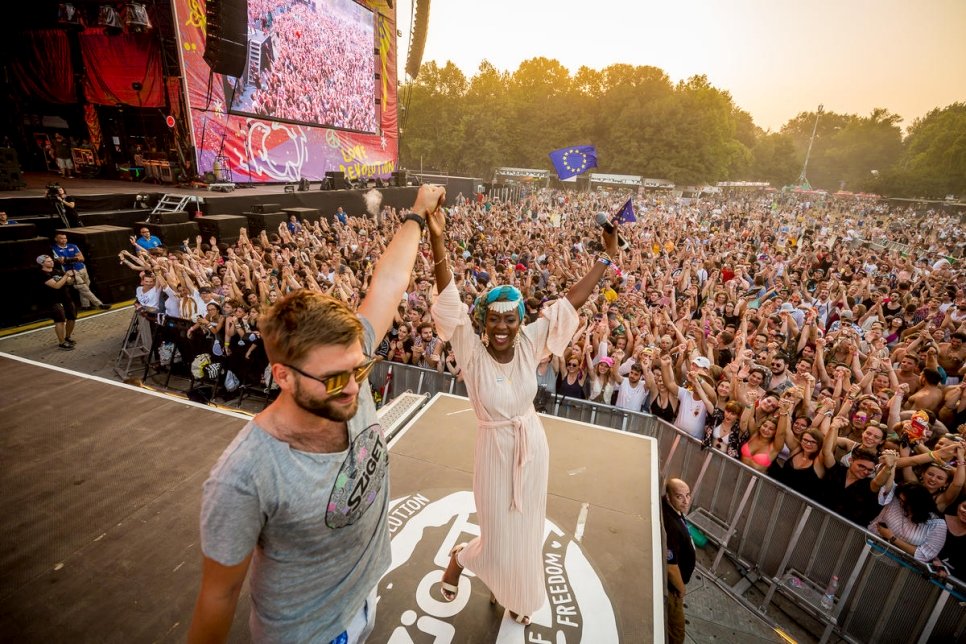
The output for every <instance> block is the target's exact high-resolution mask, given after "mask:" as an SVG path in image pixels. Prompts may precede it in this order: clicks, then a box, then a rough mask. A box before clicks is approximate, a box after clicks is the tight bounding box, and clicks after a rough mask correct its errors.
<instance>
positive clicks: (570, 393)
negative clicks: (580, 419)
mask: <svg viewBox="0 0 966 644" xmlns="http://www.w3.org/2000/svg"><path fill="white" fill-rule="evenodd" d="M564 369H565V370H564V372H563V373H561V374H560V376H559V378H558V380H557V394H559V395H561V396H566V397H567V398H577V399H578V400H584V399H585V398H586V397H587V396H586V394H585V393H584V383H585V382H586V380H587V376H586V375H585V374H584V372H583V371H581V369H580V354H578V353H577V352H576V351H571V352H570V353H569V355H568V356H567V361H566V362H565V363H564Z"/></svg>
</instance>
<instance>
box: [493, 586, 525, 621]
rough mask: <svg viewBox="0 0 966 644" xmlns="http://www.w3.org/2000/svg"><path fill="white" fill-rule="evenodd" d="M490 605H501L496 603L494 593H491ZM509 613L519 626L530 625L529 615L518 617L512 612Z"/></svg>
mask: <svg viewBox="0 0 966 644" xmlns="http://www.w3.org/2000/svg"><path fill="white" fill-rule="evenodd" d="M490 604H492V605H493V606H499V605H500V603H499V602H498V601H496V595H494V594H493V593H490ZM509 613H510V618H511V619H512V620H513V621H514V622H516V623H517V624H523V625H524V626H529V625H530V618H529V617H528V616H527V615H517V614H516V613H514V612H513V611H512V610H511V611H509Z"/></svg>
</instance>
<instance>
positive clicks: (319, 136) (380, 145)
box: [174, 0, 399, 182]
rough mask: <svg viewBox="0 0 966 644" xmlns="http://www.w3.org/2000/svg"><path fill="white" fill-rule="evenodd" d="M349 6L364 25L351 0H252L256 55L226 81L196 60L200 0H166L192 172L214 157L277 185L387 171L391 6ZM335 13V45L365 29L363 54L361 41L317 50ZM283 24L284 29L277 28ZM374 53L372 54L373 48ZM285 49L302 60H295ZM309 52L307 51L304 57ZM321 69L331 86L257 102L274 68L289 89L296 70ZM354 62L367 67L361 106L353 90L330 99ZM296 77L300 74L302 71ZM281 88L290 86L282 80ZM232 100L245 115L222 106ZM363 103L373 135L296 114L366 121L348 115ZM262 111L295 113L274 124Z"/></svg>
mask: <svg viewBox="0 0 966 644" xmlns="http://www.w3.org/2000/svg"><path fill="white" fill-rule="evenodd" d="M359 4H361V5H362V6H363V7H365V8H367V9H369V10H371V11H372V16H371V20H372V24H371V25H370V23H369V22H368V18H370V17H369V16H364V17H363V18H366V19H363V18H360V17H359V16H357V15H355V14H353V13H352V12H353V3H352V2H351V1H349V0H319V1H318V2H315V3H304V4H303V3H292V2H291V1H290V0H258V2H257V3H256V7H255V10H256V11H257V10H258V7H262V9H264V15H265V16H269V15H270V17H268V18H267V19H265V18H258V17H257V16H256V17H252V15H250V16H249V20H248V23H247V24H248V38H249V43H250V44H249V47H250V48H251V47H259V48H260V49H259V50H258V51H257V52H253V51H252V49H249V52H248V53H249V56H248V58H247V60H248V61H249V68H248V69H246V71H245V73H244V74H243V76H242V78H240V79H237V80H236V79H228V78H225V77H224V76H222V75H220V74H214V75H212V74H211V69H210V68H209V66H208V64H207V63H206V62H205V61H204V58H203V56H204V51H205V2H204V0H174V6H175V17H176V20H177V27H178V28H177V31H178V38H179V49H180V52H181V57H182V61H183V70H184V71H183V73H184V76H185V81H186V85H187V98H188V107H189V112H190V114H191V121H190V123H191V127H192V138H193V143H194V146H195V149H196V151H197V155H198V158H197V160H198V169H199V172H200V173H202V174H203V173H205V172H209V171H212V168H213V165H214V162H215V158H216V157H218V156H223V157H225V158H226V160H227V162H228V163H229V164H230V167H231V171H232V176H233V177H234V179H235V180H236V181H248V180H250V181H254V182H282V181H298V180H299V179H302V178H305V179H310V180H315V181H318V180H321V179H322V178H323V177H324V176H325V173H326V172H329V171H341V172H344V173H345V176H346V178H347V179H350V180H355V179H360V178H372V177H382V178H388V176H389V174H390V173H391V172H393V171H394V170H396V167H397V159H398V143H399V128H398V121H397V115H396V107H397V103H396V101H397V97H396V94H397V91H396V77H397V74H396V14H395V9H394V8H393V7H391V6H390V4H389V2H387V0H368V1H364V2H360V3H359ZM263 5H264V6H263ZM250 8H251V2H250ZM358 8H359V7H355V9H358ZM250 13H251V11H250ZM345 16H349V18H345ZM340 18H341V19H342V20H343V22H342V23H340V24H342V25H343V26H346V29H347V31H346V37H345V38H343V39H337V40H336V44H337V45H339V44H341V43H342V41H343V40H345V41H347V42H348V41H351V40H352V36H354V35H358V34H359V33H364V34H368V33H371V35H372V38H373V42H372V44H371V46H370V45H369V44H368V43H365V49H366V50H367V53H364V52H363V49H362V48H361V47H360V48H357V49H356V50H353V51H355V52H357V53H358V57H357V58H355V59H353V58H352V55H354V54H353V53H352V52H350V51H349V50H341V49H339V48H338V47H335V48H326V47H322V48H318V46H317V43H318V42H319V40H318V39H319V38H323V39H324V38H326V37H328V36H329V35H330V33H331V32H329V31H326V27H327V26H328V25H330V24H332V21H333V20H338V19H340ZM293 21H294V22H293ZM293 25H294V26H293ZM283 28H284V29H286V31H285V32H284V33H279V31H280V30H281V29H283ZM366 37H368V36H366ZM306 41H307V42H308V43H310V44H311V45H312V46H311V47H310V48H308V49H306V48H305V47H306ZM337 50H338V51H337ZM374 50H378V53H373V52H374ZM293 52H295V53H298V54H300V55H302V56H303V58H297V57H295V56H294V54H293ZM306 52H307V53H308V54H309V55H306ZM312 52H316V53H317V56H314V55H311V54H312ZM347 52H348V53H347ZM253 54H255V55H253ZM366 56H368V57H369V58H366ZM373 58H374V59H375V60H373ZM253 60H256V61H261V62H260V63H258V68H257V69H255V66H256V63H252V62H251V61H253ZM293 60H294V61H295V62H294V63H293V62H292V61H293ZM302 61H305V62H302ZM295 63H298V64H295ZM322 65H325V66H326V67H325V70H326V71H325V73H324V74H323V75H324V77H325V79H326V80H325V81H324V83H323V84H324V85H326V86H331V87H332V94H331V95H330V96H321V97H319V96H313V97H309V96H306V97H305V98H304V100H302V99H301V97H300V96H299V95H298V93H297V92H295V93H293V94H292V95H293V96H295V97H296V100H293V101H291V102H289V103H286V102H285V101H283V100H279V99H278V96H276V95H271V96H269V97H268V99H267V100H266V99H263V98H261V97H262V96H264V94H265V93H266V88H269V89H271V88H273V87H276V86H277V85H278V83H279V81H278V78H277V76H278V75H279V74H280V73H282V72H283V71H284V72H286V73H289V74H291V75H292V76H294V77H295V78H294V81H289V82H290V83H292V82H294V83H295V85H296V86H298V82H299V80H300V78H299V72H300V70H305V71H306V72H311V74H312V75H313V76H318V74H319V70H318V69H316V66H322ZM360 67H361V68H363V69H367V70H368V69H370V68H371V69H372V71H373V78H372V79H371V86H372V88H373V90H372V91H373V94H374V95H373V96H371V97H369V99H368V100H369V101H370V102H369V103H366V102H365V100H361V99H365V98H366V97H365V96H363V95H362V94H359V95H358V96H359V97H360V100H359V101H357V102H355V103H351V104H347V105H342V104H339V105H335V104H334V103H336V102H337V100H335V99H333V96H334V97H338V96H340V93H339V89H340V88H341V87H344V86H345V85H346V84H347V83H348V82H349V81H348V80H347V79H349V78H351V77H352V75H353V74H354V73H356V72H358V68H360ZM328 70H331V71H328ZM304 75H305V76H308V73H305V74H304ZM356 80H358V76H356ZM286 89H288V90H291V89H292V86H291V85H290V86H288V87H287V88H286ZM322 93H324V91H323V92H322ZM278 94H279V95H281V93H280V92H279V93H278ZM232 99H234V100H235V101H236V103H235V105H236V109H235V111H236V112H237V111H241V110H240V109H239V108H238V105H239V104H241V105H243V106H244V110H243V111H244V112H246V114H238V113H234V112H233V111H232V110H231V109H230V108H231V106H230V105H229V102H230V101H231V100H232ZM373 104H374V108H375V128H374V129H375V131H374V132H371V133H370V132H355V131H350V130H347V129H336V128H333V127H324V126H323V125H313V124H311V123H308V122H303V121H305V120H306V119H304V118H302V116H301V115H302V114H305V113H310V114H316V113H319V112H320V111H321V112H323V113H326V114H332V115H335V118H333V119H332V121H330V122H334V121H339V120H343V121H344V122H345V123H357V122H361V123H367V122H369V119H368V118H361V119H360V118H357V117H358V115H359V110H360V109H369V108H370V106H371V105H373ZM270 108H278V110H279V111H280V112H285V114H288V115H295V116H289V118H288V120H279V119H283V118H285V117H284V116H280V115H278V114H276V115H275V119H272V118H266V117H264V113H267V112H265V111H259V110H268V109H270ZM327 110H328V111H327ZM255 114H258V115H260V116H256V115H255Z"/></svg>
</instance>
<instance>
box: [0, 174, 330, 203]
mask: <svg viewBox="0 0 966 644" xmlns="http://www.w3.org/2000/svg"><path fill="white" fill-rule="evenodd" d="M23 179H24V183H26V184H27V187H25V188H21V189H20V190H7V191H2V192H0V199H3V198H6V197H43V196H44V195H45V194H47V184H49V183H59V184H60V185H61V186H63V187H64V190H66V191H67V192H68V194H70V195H74V196H83V197H87V196H91V195H119V194H129V195H136V194H139V193H148V192H157V193H167V194H178V195H190V196H198V197H205V196H211V197H217V196H219V195H223V194H224V193H220V192H211V191H209V190H207V189H206V188H179V187H178V186H176V185H173V184H170V183H149V182H147V181H121V180H119V179H65V178H63V177H60V176H57V173H56V172H25V173H24V174H23ZM238 185H246V184H244V182H243V183H241V184H238ZM251 186H252V187H251V188H247V187H246V188H239V189H238V190H244V192H243V193H242V194H245V195H252V196H257V195H271V194H278V193H280V192H282V188H281V186H280V185H278V184H275V185H264V184H257V183H255V184H251ZM315 187H316V189H318V181H316V182H315ZM238 190H236V191H235V192H236V194H237V192H238Z"/></svg>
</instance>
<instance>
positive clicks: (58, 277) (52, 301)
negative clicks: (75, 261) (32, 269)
mask: <svg viewBox="0 0 966 644" xmlns="http://www.w3.org/2000/svg"><path fill="white" fill-rule="evenodd" d="M37 263H38V264H39V265H40V271H39V274H38V275H37V281H38V282H39V284H38V286H39V287H40V288H39V290H38V295H39V296H40V298H41V301H40V305H41V308H42V309H45V310H46V311H47V312H49V313H50V317H52V318H53V319H54V331H55V332H56V333H57V342H58V345H57V346H58V348H60V349H62V350H64V351H71V350H72V349H73V348H74V344H75V343H74V341H73V340H72V339H71V337H70V336H71V333H73V331H74V321H75V320H77V307H76V305H75V304H74V299H73V298H72V297H71V294H70V289H69V288H66V287H68V286H71V285H73V284H74V281H75V276H74V271H72V270H71V271H66V272H65V271H64V270H63V269H62V268H60V267H58V266H55V264H54V260H53V259H52V258H51V257H50V255H41V256H39V257H38V258H37Z"/></svg>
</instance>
